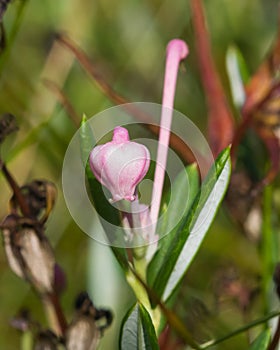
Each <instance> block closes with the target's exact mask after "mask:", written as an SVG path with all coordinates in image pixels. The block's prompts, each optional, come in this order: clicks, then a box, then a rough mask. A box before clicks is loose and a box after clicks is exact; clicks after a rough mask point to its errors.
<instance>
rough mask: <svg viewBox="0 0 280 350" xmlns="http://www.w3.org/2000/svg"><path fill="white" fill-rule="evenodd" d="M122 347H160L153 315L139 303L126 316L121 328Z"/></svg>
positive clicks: (148, 349) (154, 349) (126, 349)
mask: <svg viewBox="0 0 280 350" xmlns="http://www.w3.org/2000/svg"><path fill="white" fill-rule="evenodd" d="M120 349H121V350H131V349H136V350H157V349H159V346H158V343H157V337H156V333H155V329H154V326H153V323H152V320H151V317H150V315H149V313H148V311H147V310H146V309H145V308H144V306H143V305H141V304H139V303H137V304H135V305H134V306H133V307H132V308H131V309H130V310H129V311H128V313H127V315H126V317H125V318H124V321H123V325H122V329H121V338H120Z"/></svg>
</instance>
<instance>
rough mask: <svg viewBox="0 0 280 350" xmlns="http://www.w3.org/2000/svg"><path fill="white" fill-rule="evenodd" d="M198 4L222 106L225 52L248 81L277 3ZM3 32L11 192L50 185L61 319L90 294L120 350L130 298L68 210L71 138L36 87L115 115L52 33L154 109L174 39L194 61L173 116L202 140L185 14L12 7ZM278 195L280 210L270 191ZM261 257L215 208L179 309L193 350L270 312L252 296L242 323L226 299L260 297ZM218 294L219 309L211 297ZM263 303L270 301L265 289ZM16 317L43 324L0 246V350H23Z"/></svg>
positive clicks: (147, 6)
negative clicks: (50, 84) (54, 194)
mask: <svg viewBox="0 0 280 350" xmlns="http://www.w3.org/2000/svg"><path fill="white" fill-rule="evenodd" d="M204 5H205V10H206V16H207V21H208V28H209V31H210V33H211V40H212V49H213V55H214V59H215V62H216V65H217V69H218V71H219V73H220V75H221V78H222V82H223V85H224V88H225V91H226V93H227V95H228V96H229V98H230V90H229V80H228V77H227V74H226V65H225V57H226V53H227V50H228V48H229V47H230V46H231V45H236V46H237V47H238V48H239V50H240V52H241V53H242V55H243V57H244V60H245V62H246V65H247V67H248V71H249V73H250V74H252V73H253V72H254V71H255V70H256V69H257V67H258V65H259V64H260V63H261V62H262V60H263V59H264V58H265V57H266V55H267V53H268V51H269V49H270V48H271V46H272V43H273V40H274V39H275V36H276V32H277V18H278V5H279V4H278V1H276V0H269V1H267V0H248V1H243V0H235V1H230V0H211V1H210V0H207V1H204ZM3 23H4V27H5V31H6V39H7V47H6V48H5V50H4V51H3V52H2V53H1V55H0V112H1V113H4V112H9V113H12V114H14V115H15V116H16V118H17V122H18V125H19V127H20V130H19V132H18V133H17V134H16V135H14V136H11V137H10V138H9V139H8V140H7V141H6V142H5V144H4V145H3V147H2V149H1V153H2V157H3V158H4V159H5V160H6V161H7V164H8V167H9V169H10V170H11V172H12V173H13V174H14V176H15V178H16V179H17V181H18V182H19V184H24V183H26V182H28V181H30V180H32V179H35V178H44V179H48V180H50V181H53V182H54V183H55V184H56V186H57V188H58V202H57V204H56V207H55V210H54V211H53V213H52V215H51V217H50V219H49V221H48V224H47V234H48V237H49V239H50V241H51V242H52V244H53V246H54V247H55V254H56V258H57V261H58V262H59V264H60V265H61V266H62V267H63V269H64V271H65V273H66V275H67V288H66V290H65V292H64V294H63V295H62V305H63V307H64V310H65V313H66V316H67V318H68V319H69V320H70V319H71V315H72V313H73V301H74V299H75V296H76V295H77V294H78V293H79V292H80V291H82V290H88V292H89V293H90V295H91V297H92V299H93V301H94V303H95V304H96V305H97V306H98V307H110V308H111V309H112V310H113V313H114V315H115V319H114V323H113V326H112V327H111V328H110V330H108V331H107V332H106V334H105V337H104V339H103V340H102V344H101V349H105V350H106V349H112V350H114V349H117V348H118V345H117V344H118V334H119V327H120V321H121V319H122V317H123V315H124V314H125V313H126V311H127V309H128V307H129V306H130V305H131V304H132V302H133V295H132V293H131V291H130V289H129V287H128V286H127V284H126V282H125V279H124V277H123V276H122V273H121V271H120V269H119V267H118V265H117V262H116V261H115V260H114V258H113V257H112V255H111V252H110V250H109V248H108V247H106V246H102V245H100V244H98V243H96V242H94V241H93V240H91V239H90V238H89V237H88V236H86V235H85V234H84V233H83V232H81V231H80V229H79V228H78V227H77V226H76V224H75V223H74V222H73V221H72V219H71V216H70V214H69V212H68V210H67V207H66V205H65V202H64V198H63V193H62V190H61V171H62V164H63V157H64V153H65V151H66V149H67V145H68V143H69V141H70V140H71V137H72V136H73V134H74V133H75V131H76V130H77V127H76V126H75V125H74V123H73V122H72V121H71V120H70V118H69V116H68V115H67V113H66V112H65V109H64V108H63V107H62V106H61V104H59V103H58V101H57V96H55V95H54V94H53V92H51V91H50V90H49V89H47V88H46V86H45V85H44V84H43V79H44V78H47V79H49V80H51V81H55V82H56V83H57V84H58V85H59V86H60V87H61V88H62V90H63V91H64V93H65V94H66V95H67V96H68V98H69V100H70V101H71V103H72V104H73V106H74V108H75V110H76V112H77V114H78V115H80V116H81V115H82V114H83V113H86V115H87V116H89V117H91V116H93V115H94V114H96V113H98V112H100V111H102V110H104V109H106V108H108V107H110V106H112V105H113V104H112V103H111V102H110V101H109V99H108V98H107V97H106V96H104V94H102V92H100V91H99V90H98V88H97V87H96V85H95V83H94V82H93V80H92V79H91V78H90V77H89V76H88V75H87V74H86V73H85V72H84V70H83V69H82V68H81V66H80V65H79V63H78V62H77V61H75V59H74V57H73V55H72V54H71V53H70V52H69V51H67V49H65V48H64V47H63V46H62V45H59V44H57V43H55V35H56V33H61V32H64V33H67V34H68V35H69V37H70V38H72V39H73V40H74V41H75V42H76V43H77V44H78V45H79V46H81V47H82V48H83V49H84V51H85V52H86V53H87V54H88V56H89V57H90V58H91V59H92V62H93V63H94V65H95V67H96V69H97V70H98V71H99V73H100V74H101V75H102V76H103V77H104V79H105V80H106V81H107V82H108V83H109V84H110V85H111V86H113V87H114V88H115V89H116V90H117V91H118V92H120V93H121V94H122V95H124V96H126V97H127V98H128V99H130V100H131V101H147V102H157V103H160V101H161V93H162V82H163V74H164V62H165V47H166V44H167V42H168V41H169V40H170V39H172V38H174V37H180V38H182V39H184V40H186V41H187V43H188V44H189V47H190V56H189V58H188V59H187V61H186V62H185V63H184V64H183V65H182V69H181V72H180V78H179V81H178V85H177V93H176V100H175V107H176V109H178V110H179V111H180V112H182V113H184V114H186V115H187V116H188V117H189V118H190V119H191V120H193V121H194V122H195V123H196V125H197V126H199V128H200V129H201V130H202V132H203V133H206V126H207V110H206V103H205V95H204V92H203V90H202V84H201V78H200V75H199V72H198V67H197V56H196V53H195V42H194V41H195V40H194V32H193V28H192V23H191V14H190V8H189V3H188V1H183V0H175V1H174V0H172V1H171V0H149V1H148V0H143V1H137V0H130V1H129V0H118V1H116V0H102V1H101V0H95V1H92V0H91V1H90V0H59V1H54V0H44V1H35V0H14V1H12V2H11V3H10V5H9V7H8V9H7V12H6V13H5V15H4V19H3ZM253 137H256V136H253ZM254 156H255V157H256V158H257V157H258V156H257V154H255V155H254V154H253V155H252V157H254ZM274 195H275V198H276V199H275V201H276V202H277V198H279V190H277V188H275V189H274ZM10 196H11V192H10V190H9V188H8V185H7V184H6V182H5V181H4V179H3V177H2V176H0V218H1V219H2V218H4V217H5V215H6V214H7V211H8V199H9V197H10ZM278 233H279V232H278ZM275 234H277V228H275ZM259 247H260V246H259V244H258V243H256V242H255V241H252V239H249V238H248V237H246V235H244V232H242V230H241V228H240V226H238V225H236V224H235V223H234V222H233V221H232V219H231V218H230V215H229V210H228V208H222V209H221V210H220V212H219V215H218V217H217V219H216V220H215V223H214V225H212V227H211V230H210V232H209V233H208V235H207V238H206V240H205V242H204V243H203V246H202V248H201V250H200V251H199V254H198V255H197V257H196V259H195V261H194V262H193V264H192V266H191V269H190V270H189V272H188V274H187V276H186V279H185V281H184V286H183V288H182V291H181V292H180V293H181V295H180V298H179V300H180V302H178V303H177V304H176V306H175V307H176V310H177V312H178V313H179V315H180V316H181V317H182V318H183V319H184V320H185V322H186V324H189V326H190V327H192V328H193V332H194V334H196V335H197V337H198V339H200V340H207V337H209V338H211V337H213V336H214V337H217V336H219V335H223V334H225V333H226V332H228V331H230V330H233V329H235V328H237V327H238V326H240V325H241V324H243V323H244V322H246V317H247V318H248V319H251V318H254V317H259V316H262V315H264V314H265V312H266V311H268V306H267V303H266V301H265V300H263V298H262V297H261V296H257V297H256V299H254V302H253V305H252V307H251V308H250V311H248V312H247V311H246V312H245V313H244V312H241V311H240V307H239V306H240V305H239V301H238V300H239V299H238V298H234V297H232V296H229V295H228V293H224V290H223V286H224V285H223V281H224V279H226V281H227V279H233V280H234V281H235V280H237V281H239V282H240V281H241V282H240V285H242V286H243V287H244V286H245V287H246V288H247V287H248V288H251V289H253V290H254V288H255V287H256V289H257V288H258V286H259V284H260V282H259V281H260V279H261V275H262V260H261V252H260V248H259ZM217 281H218V282H217ZM221 281H222V282H221ZM239 282H238V283H239ZM225 283H226V282H225ZM245 287H244V288H245ZM240 288H241V287H240ZM246 288H245V289H244V290H245V291H246ZM220 290H222V292H221V293H220V292H219V291H220ZM219 293H220V294H221V295H222V298H219V297H217V295H218V296H219V295H220V294H219ZM271 295H272V299H273V298H274V297H273V286H272V285H271ZM220 299H222V300H220ZM275 305H276V306H275V307H277V302H276V304H275ZM270 306H271V305H270ZM23 307H27V308H29V309H30V310H31V312H32V315H33V316H34V318H35V319H38V320H39V321H41V322H42V323H43V324H46V321H45V318H44V313H43V309H42V305H41V303H40V301H39V300H38V298H37V296H36V295H35V294H34V292H33V291H32V290H31V289H30V287H29V286H28V285H27V284H25V283H24V282H23V281H21V280H20V279H18V278H17V277H16V276H15V275H14V274H13V273H12V272H11V271H10V270H9V268H8V266H7V262H6V259H5V255H4V250H3V248H2V246H1V248H0V349H5V350H15V349H20V343H21V334H20V333H19V332H18V331H16V330H14V329H12V328H11V326H10V324H9V322H10V320H11V318H12V317H13V316H14V315H15V314H17V312H18V311H19V310H20V309H21V308H23ZM271 307H272V306H271ZM259 329H260V328H259ZM257 330H258V329H257ZM254 332H255V330H254V331H252V332H251V333H250V334H249V335H248V334H242V335H240V336H238V337H236V338H234V339H232V340H230V341H227V342H225V343H223V344H221V345H220V346H217V347H216V348H217V349H232V350H236V349H246V344H247V343H246V341H247V340H246V337H248V336H249V337H254V335H255V333H254Z"/></svg>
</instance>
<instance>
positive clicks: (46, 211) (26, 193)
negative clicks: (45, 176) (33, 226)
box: [10, 180, 57, 224]
mask: <svg viewBox="0 0 280 350" xmlns="http://www.w3.org/2000/svg"><path fill="white" fill-rule="evenodd" d="M20 190H21V193H22V195H23V197H24V199H25V201H26V204H27V205H28V208H29V211H30V215H31V217H33V218H34V219H37V220H39V221H40V223H42V224H43V223H45V222H46V220H47V219H48V217H49V215H50V212H51V211H52V209H53V207H54V204H55V201H56V197H57V190H56V187H55V185H54V184H53V183H52V182H50V181H45V180H34V181H32V182H30V183H28V184H26V185H25V186H22V187H21V188H20ZM10 207H11V211H12V212H13V213H16V214H20V213H19V203H18V201H17V198H16V197H15V196H13V197H12V198H11V200H10Z"/></svg>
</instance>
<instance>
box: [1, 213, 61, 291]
mask: <svg viewBox="0 0 280 350" xmlns="http://www.w3.org/2000/svg"><path fill="white" fill-rule="evenodd" d="M1 228H2V234H3V238H4V248H5V252H6V256H7V259H8V262H9V265H10V268H11V269H12V271H13V272H14V273H15V274H16V275H17V276H19V277H20V278H23V279H26V280H27V281H28V282H29V283H31V285H32V286H33V287H34V288H35V289H36V290H37V291H38V292H40V293H50V292H52V291H53V284H54V265H55V258H54V254H53V250H52V248H51V246H50V244H49V241H48V240H47V238H46V237H45V235H44V233H43V228H42V226H39V225H38V224H34V223H33V222H32V221H30V220H29V219H27V218H22V217H19V216H17V215H14V214H13V215H9V216H7V217H6V219H5V220H4V222H3V223H2V224H1Z"/></svg>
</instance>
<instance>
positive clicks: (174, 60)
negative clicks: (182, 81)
mask: <svg viewBox="0 0 280 350" xmlns="http://www.w3.org/2000/svg"><path fill="white" fill-rule="evenodd" d="M188 52H189V50H188V46H187V45H186V43H185V42H184V41H183V40H179V39H174V40H172V41H170V42H169V44H168V46H167V55H166V67H165V78H164V87H163V97H162V112H161V122H160V133H159V145H158V150H157V161H156V170H155V177H154V186H153V194H152V204H151V220H152V223H153V224H154V225H155V224H156V221H157V218H158V214H159V208H160V202H161V197H162V188H163V182H164V173H165V168H166V162H167V154H168V145H169V139H170V129H171V122H172V114H173V110H172V109H173V106H174V97H175V90H176V81H177V74H178V68H179V64H180V61H181V60H183V59H185V58H186V57H187V55H188Z"/></svg>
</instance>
